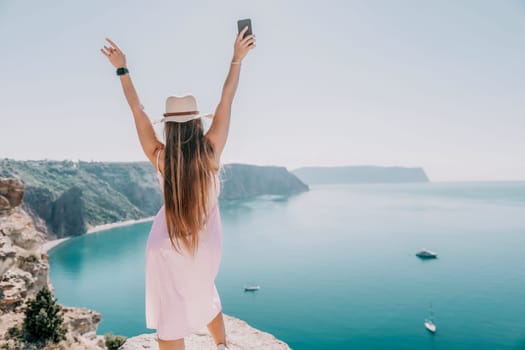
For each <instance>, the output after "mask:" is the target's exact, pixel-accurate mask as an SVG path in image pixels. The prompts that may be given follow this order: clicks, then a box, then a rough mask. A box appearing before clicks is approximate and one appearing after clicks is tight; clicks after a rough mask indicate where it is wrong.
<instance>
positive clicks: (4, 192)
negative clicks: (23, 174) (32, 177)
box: [0, 177, 24, 215]
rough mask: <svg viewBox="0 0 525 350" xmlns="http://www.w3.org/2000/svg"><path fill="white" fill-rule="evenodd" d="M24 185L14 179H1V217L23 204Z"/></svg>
mask: <svg viewBox="0 0 525 350" xmlns="http://www.w3.org/2000/svg"><path fill="white" fill-rule="evenodd" d="M23 197H24V184H23V183H22V181H20V180H18V179H14V178H4V177H2V178H0V215H6V214H9V213H10V212H11V211H12V210H13V209H14V208H16V207H18V206H19V205H20V204H22V198H23Z"/></svg>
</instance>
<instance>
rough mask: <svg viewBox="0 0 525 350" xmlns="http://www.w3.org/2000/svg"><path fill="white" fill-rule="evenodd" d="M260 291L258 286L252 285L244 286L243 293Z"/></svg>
mask: <svg viewBox="0 0 525 350" xmlns="http://www.w3.org/2000/svg"><path fill="white" fill-rule="evenodd" d="M259 289H261V287H260V286H259V285H252V286H244V291H245V292H255V291H256V290H259Z"/></svg>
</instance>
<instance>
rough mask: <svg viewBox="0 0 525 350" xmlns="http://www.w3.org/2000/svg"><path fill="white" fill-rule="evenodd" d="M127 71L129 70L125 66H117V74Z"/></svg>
mask: <svg viewBox="0 0 525 350" xmlns="http://www.w3.org/2000/svg"><path fill="white" fill-rule="evenodd" d="M127 73H129V70H128V69H127V68H126V67H120V68H117V75H124V74H127Z"/></svg>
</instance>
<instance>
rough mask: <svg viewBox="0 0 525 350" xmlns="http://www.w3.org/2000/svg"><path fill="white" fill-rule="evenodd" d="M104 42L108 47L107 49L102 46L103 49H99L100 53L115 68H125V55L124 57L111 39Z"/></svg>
mask: <svg viewBox="0 0 525 350" xmlns="http://www.w3.org/2000/svg"><path fill="white" fill-rule="evenodd" d="M106 40H107V41H108V43H109V44H110V46H109V47H107V46H106V45H104V48H103V49H100V51H101V52H102V53H103V54H104V55H105V56H106V57H107V58H108V59H109V61H110V62H111V64H112V65H113V66H114V67H115V68H121V67H126V55H124V53H123V52H122V50H121V49H120V48H119V47H118V46H117V44H115V43H114V42H113V41H112V40H111V39H109V38H106Z"/></svg>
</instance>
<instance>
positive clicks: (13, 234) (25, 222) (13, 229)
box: [0, 208, 45, 250]
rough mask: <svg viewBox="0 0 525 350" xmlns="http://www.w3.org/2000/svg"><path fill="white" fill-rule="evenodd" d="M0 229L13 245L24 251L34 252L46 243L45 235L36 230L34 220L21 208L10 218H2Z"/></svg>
mask: <svg viewBox="0 0 525 350" xmlns="http://www.w3.org/2000/svg"><path fill="white" fill-rule="evenodd" d="M0 227H1V228H2V233H3V234H4V235H5V236H8V237H9V238H10V239H11V242H12V244H13V245H16V246H18V247H21V248H23V249H26V250H34V249H37V248H38V247H39V246H40V245H42V243H44V242H45V238H44V234H43V233H41V232H38V231H37V230H35V227H34V226H33V220H32V219H31V218H30V217H29V216H28V215H27V213H26V212H25V211H23V210H22V209H20V208H18V209H16V211H15V212H13V213H12V214H11V215H9V216H0Z"/></svg>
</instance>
